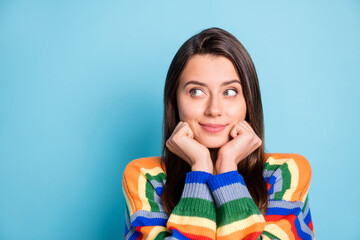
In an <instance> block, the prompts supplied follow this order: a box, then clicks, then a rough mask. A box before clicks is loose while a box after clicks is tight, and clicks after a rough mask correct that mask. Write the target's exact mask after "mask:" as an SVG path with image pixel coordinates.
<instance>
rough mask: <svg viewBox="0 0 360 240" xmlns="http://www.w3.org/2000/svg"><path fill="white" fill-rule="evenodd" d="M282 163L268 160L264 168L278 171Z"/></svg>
mask: <svg viewBox="0 0 360 240" xmlns="http://www.w3.org/2000/svg"><path fill="white" fill-rule="evenodd" d="M280 166H281V165H279V164H270V163H268V162H266V163H265V165H264V169H265V170H268V171H276V170H277V169H278V168H279V167H280Z"/></svg>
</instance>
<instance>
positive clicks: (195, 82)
mask: <svg viewBox="0 0 360 240" xmlns="http://www.w3.org/2000/svg"><path fill="white" fill-rule="evenodd" d="M232 83H239V84H240V85H241V82H240V81H239V80H236V79H234V80H230V81H226V82H223V83H222V84H221V86H227V85H230V84H232ZM189 84H195V85H200V86H203V87H207V84H206V83H203V82H199V81H194V80H191V81H188V82H187V83H185V85H184V88H185V87H186V86H187V85H189Z"/></svg>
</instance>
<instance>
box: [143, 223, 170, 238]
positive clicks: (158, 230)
mask: <svg viewBox="0 0 360 240" xmlns="http://www.w3.org/2000/svg"><path fill="white" fill-rule="evenodd" d="M161 232H169V230H168V229H167V228H166V227H163V226H156V227H154V228H153V229H152V230H151V231H150V232H149V235H148V236H147V238H146V240H152V239H155V238H156V237H157V235H159V233H161Z"/></svg>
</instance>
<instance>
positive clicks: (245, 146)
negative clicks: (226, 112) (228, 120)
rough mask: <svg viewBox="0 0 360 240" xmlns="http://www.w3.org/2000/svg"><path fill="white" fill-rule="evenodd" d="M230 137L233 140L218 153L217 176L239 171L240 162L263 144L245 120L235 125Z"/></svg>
mask: <svg viewBox="0 0 360 240" xmlns="http://www.w3.org/2000/svg"><path fill="white" fill-rule="evenodd" d="M230 136H231V137H232V138H233V139H232V140H230V141H229V142H227V143H226V144H225V145H223V146H222V147H221V148H220V149H219V151H218V158H217V160H216V164H215V168H216V173H217V174H219V173H224V172H229V171H234V170H237V165H238V164H239V162H240V161H242V160H243V159H245V158H246V157H247V156H249V155H250V154H251V153H252V152H254V151H255V150H256V149H257V148H259V147H260V146H261V144H262V141H261V139H260V138H259V137H258V136H257V135H256V133H255V132H254V130H253V129H252V127H251V126H250V124H249V123H248V122H246V121H245V120H243V121H241V122H239V123H237V124H235V125H234V127H233V128H232V129H231V131H230Z"/></svg>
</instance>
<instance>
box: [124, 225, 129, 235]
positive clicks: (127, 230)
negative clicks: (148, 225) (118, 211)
mask: <svg viewBox="0 0 360 240" xmlns="http://www.w3.org/2000/svg"><path fill="white" fill-rule="evenodd" d="M129 231H130V230H129V229H128V228H127V224H126V223H125V233H124V234H125V236H126V235H127V234H128V233H129Z"/></svg>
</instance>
